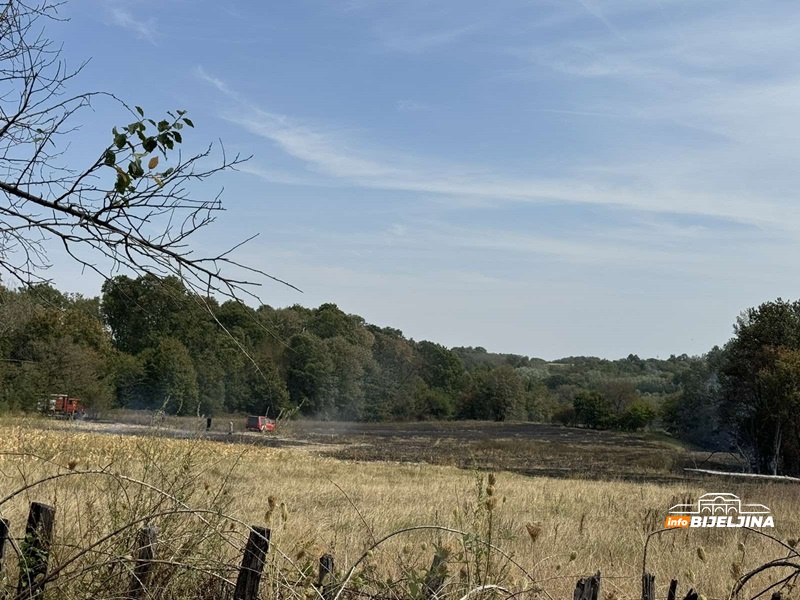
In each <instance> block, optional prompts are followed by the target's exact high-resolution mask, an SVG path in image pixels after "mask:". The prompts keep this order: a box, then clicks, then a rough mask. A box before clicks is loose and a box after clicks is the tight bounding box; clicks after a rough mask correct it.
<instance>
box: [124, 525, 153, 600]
mask: <svg viewBox="0 0 800 600" xmlns="http://www.w3.org/2000/svg"><path fill="white" fill-rule="evenodd" d="M157 545H158V528H157V527H156V526H155V525H147V526H145V527H142V528H141V529H140V530H139V533H138V534H137V536H136V565H135V566H134V567H133V575H132V576H131V584H130V586H129V587H128V597H129V598H132V599H133V600H139V599H140V598H144V597H146V596H147V586H148V584H149V583H150V578H151V577H152V575H153V566H154V565H153V563H152V562H151V561H152V560H153V559H154V558H155V556H156V547H157Z"/></svg>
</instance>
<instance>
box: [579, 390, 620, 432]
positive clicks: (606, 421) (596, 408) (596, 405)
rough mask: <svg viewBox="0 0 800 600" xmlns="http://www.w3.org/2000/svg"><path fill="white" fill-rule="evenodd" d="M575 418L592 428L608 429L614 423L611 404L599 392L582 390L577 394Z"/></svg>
mask: <svg viewBox="0 0 800 600" xmlns="http://www.w3.org/2000/svg"><path fill="white" fill-rule="evenodd" d="M573 406H574V407H575V420H576V422H577V423H580V424H582V425H587V426H588V427H591V428H592V429H607V428H609V427H611V426H612V425H613V424H614V414H613V412H612V411H611V404H610V403H609V402H608V400H607V399H606V398H605V396H603V395H602V394H600V393H598V392H587V391H582V392H579V393H578V394H576V395H575V400H574V402H573Z"/></svg>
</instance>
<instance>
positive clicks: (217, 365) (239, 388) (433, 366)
mask: <svg viewBox="0 0 800 600" xmlns="http://www.w3.org/2000/svg"><path fill="white" fill-rule="evenodd" d="M0 311H2V312H0V323H2V329H0V358H2V367H1V368H0V382H2V396H1V398H2V403H3V406H5V407H6V408H10V409H23V410H24V409H31V408H33V407H35V406H36V402H37V399H38V398H41V397H42V396H43V395H46V394H47V393H54V392H58V393H69V394H71V395H74V396H78V397H80V398H81V399H82V400H83V401H84V403H85V404H86V405H87V406H89V407H92V408H94V409H98V410H100V409H104V408H110V407H129V408H146V409H158V408H161V407H162V406H164V407H165V408H166V410H168V411H170V412H176V413H191V414H195V413H200V414H215V413H220V412H247V413H258V414H268V415H270V416H275V415H277V414H278V412H279V411H280V410H281V409H284V410H286V409H291V408H294V407H298V408H299V412H300V413H302V414H304V415H309V416H316V417H321V418H339V419H357V420H384V419H449V418H460V419H496V420H504V419H515V420H526V419H530V420H537V421H547V420H550V419H553V418H556V419H560V420H562V421H563V422H564V423H567V424H569V423H575V422H579V421H580V420H581V418H582V417H583V416H584V415H582V413H581V411H580V407H581V398H582V397H584V396H586V398H588V399H591V397H597V396H598V395H602V397H603V399H604V400H608V405H609V407H608V408H609V410H608V411H607V412H608V413H609V414H607V415H604V416H603V418H602V419H601V420H599V421H590V422H588V423H587V424H588V425H592V426H616V425H620V426H628V427H632V428H636V427H642V426H645V425H647V424H648V423H649V422H650V421H652V420H653V419H655V418H656V416H657V414H658V408H659V407H660V406H662V405H663V403H664V401H665V399H668V398H670V397H672V396H674V395H675V394H677V393H678V392H679V391H680V389H681V378H682V377H683V376H684V374H685V373H687V372H689V371H690V370H691V368H692V366H693V365H696V364H703V360H702V359H697V358H689V357H687V356H681V357H670V358H669V359H668V360H655V359H647V360H644V359H640V358H638V357H636V356H629V357H628V358H625V359H622V360H617V361H609V360H601V359H597V358H586V357H572V358H565V359H562V360H559V361H556V362H552V363H548V362H546V361H544V360H541V359H536V358H528V357H526V356H518V355H514V354H494V353H489V352H487V351H486V350H484V349H483V348H480V347H478V348H445V347H444V346H442V345H440V344H437V343H434V342H430V341H415V340H411V339H408V338H406V337H405V336H404V335H403V333H402V332H401V331H399V330H397V329H392V328H389V327H377V326H375V325H371V324H369V323H366V322H365V321H364V319H363V318H361V317H359V316H357V315H351V314H346V313H345V312H343V311H342V310H340V309H339V308H338V307H337V306H336V305H334V304H323V305H322V306H320V307H318V308H316V309H309V308H304V307H302V306H292V307H289V308H277V309H276V308H272V307H270V306H260V307H259V308H257V309H254V308H250V307H248V306H246V305H244V304H241V303H238V302H235V301H228V302H225V303H223V304H221V305H219V304H217V302H215V301H214V300H213V299H210V298H198V297H197V296H195V295H192V294H189V293H188V292H187V291H186V290H185V289H184V288H183V286H182V285H181V283H180V282H179V281H178V280H177V279H171V278H167V279H158V278H156V277H152V276H144V277H140V278H138V279H131V278H128V277H117V278H115V279H112V280H110V281H108V282H107V283H106V284H105V285H104V286H103V290H102V295H101V296H100V297H98V298H84V297H81V296H76V295H70V294H63V293H61V292H59V291H57V290H55V289H53V288H51V287H48V286H35V287H31V288H25V289H20V290H18V291H11V290H2V291H0ZM591 394H594V396H591ZM576 398H577V403H576ZM586 398H585V400H586ZM584 404H586V402H584ZM573 405H574V406H575V408H573ZM637 415H638V420H637V418H633V417H635V416H637Z"/></svg>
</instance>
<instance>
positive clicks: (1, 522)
mask: <svg viewBox="0 0 800 600" xmlns="http://www.w3.org/2000/svg"><path fill="white" fill-rule="evenodd" d="M8 537H9V522H8V519H0V573H2V572H3V559H4V558H5V557H6V541H7V540H8Z"/></svg>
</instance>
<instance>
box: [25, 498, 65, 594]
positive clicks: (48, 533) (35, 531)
mask: <svg viewBox="0 0 800 600" xmlns="http://www.w3.org/2000/svg"><path fill="white" fill-rule="evenodd" d="M55 515H56V509H55V508H53V507H52V506H50V505H49V504H42V503H41V502H31V508H30V512H29V513H28V523H27V525H26V526H25V540H24V541H23V542H22V544H21V546H22V548H21V550H22V553H21V556H20V561H19V582H18V585H17V598H19V599H33V598H39V597H40V596H42V594H43V592H44V582H42V579H44V577H45V575H46V574H47V563H48V560H49V558H50V544H51V543H52V541H53V524H54V522H55Z"/></svg>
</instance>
